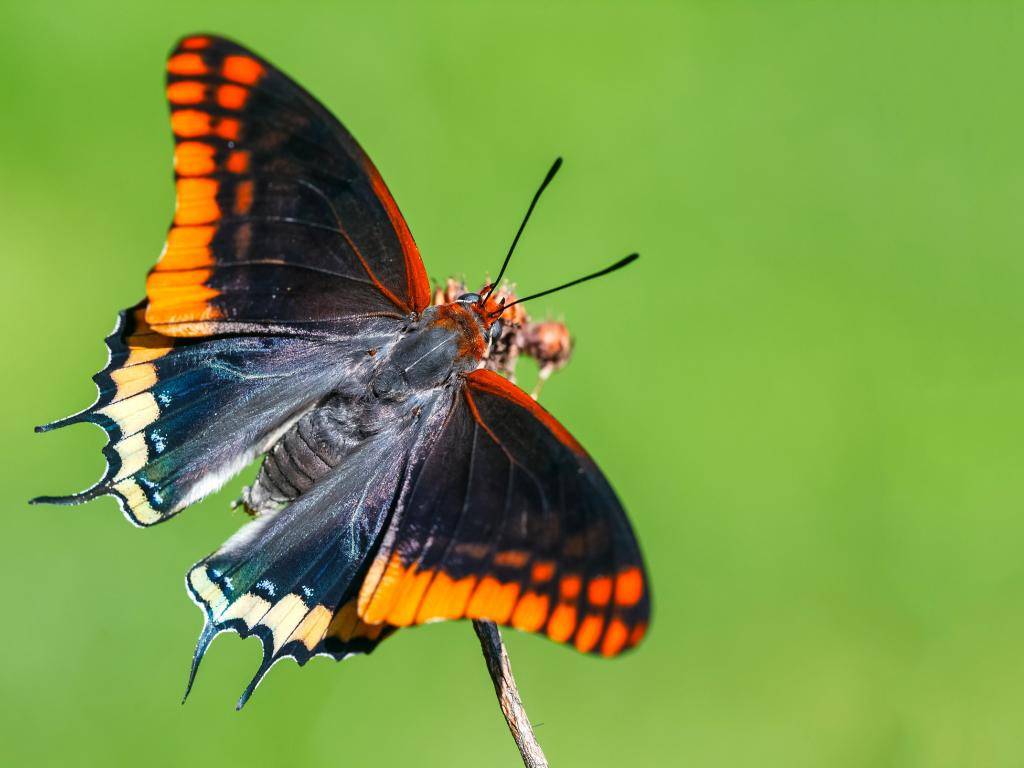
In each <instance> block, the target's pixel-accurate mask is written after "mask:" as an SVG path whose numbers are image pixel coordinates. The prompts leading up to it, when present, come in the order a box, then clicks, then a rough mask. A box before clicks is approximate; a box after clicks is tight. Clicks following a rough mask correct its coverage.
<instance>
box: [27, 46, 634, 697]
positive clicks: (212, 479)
mask: <svg viewBox="0 0 1024 768" xmlns="http://www.w3.org/2000/svg"><path fill="white" fill-rule="evenodd" d="M167 98H168V100H169V101H170V106H171V127H172V129H173V132H174V138H175V150H174V167H175V176H176V185H177V204H176V208H175V214H174V221H173V223H172V225H171V228H170V231H169V233H168V235H167V242H166V244H165V246H164V250H163V253H162V254H161V256H160V260H159V261H158V262H157V264H156V266H155V267H154V268H153V269H152V271H151V272H150V273H149V277H148V279H147V281H146V298H145V299H144V300H143V301H142V302H141V303H139V304H138V305H136V306H135V307H133V308H131V309H128V310H125V311H123V312H121V314H120V319H119V321H118V323H117V326H116V328H115V329H114V331H113V333H111V335H110V336H108V337H107V339H106V343H107V347H108V348H109V351H110V360H109V363H108V364H107V366H106V368H104V370H103V371H101V372H100V373H98V374H97V375H96V376H95V377H94V380H95V382H96V384H97V386H98V389H99V396H98V398H97V401H96V403H95V404H93V405H92V406H91V407H89V408H88V409H86V410H84V411H82V412H81V413H79V414H77V415H74V416H71V417H69V418H66V419H63V420H60V421H57V422H54V423H52V424H49V425H47V426H44V427H40V428H39V430H40V431H46V430H50V429H54V428H56V427H61V426H65V425H67V424H72V423H77V422H91V423H94V424H98V425H99V426H100V427H102V428H103V429H104V430H105V431H106V432H107V435H108V438H109V442H108V444H107V446H106V447H105V448H104V449H103V453H104V455H105V457H106V459H107V469H106V472H105V474H104V476H103V477H102V479H101V480H100V481H99V482H98V483H97V484H96V485H95V486H93V487H92V488H90V489H88V490H86V491H84V492H82V493H79V494H75V495H73V496H64V497H41V498H39V499H36V500H35V501H40V502H50V503H57V504H77V503H80V502H84V501H87V500H89V499H93V498H96V497H98V496H101V495H104V494H107V495H111V496H114V497H115V498H116V499H117V500H118V501H119V503H120V505H121V508H122V509H123V511H124V513H125V515H126V516H127V517H128V519H129V520H131V521H132V522H133V523H135V524H136V525H140V526H150V525H154V524H156V523H161V522H163V521H165V520H168V519H170V518H171V517H173V516H174V515H176V514H177V513H178V512H179V511H181V510H182V509H184V508H185V507H187V506H188V505H190V504H192V503H193V502H195V501H197V500H199V499H201V498H202V497H204V496H206V495H207V494H209V493H211V492H213V491H215V490H217V489H218V488H220V487H221V486H222V485H223V484H224V483H225V481H227V480H228V479H229V478H230V477H231V476H233V475H234V474H236V473H237V472H239V471H240V470H241V469H243V468H244V467H245V466H246V465H248V464H249V463H250V462H252V461H253V459H255V458H256V457H259V456H262V457H263V461H262V466H261V468H260V471H259V475H258V477H257V479H256V481H255V482H254V483H253V485H252V486H250V487H249V488H248V489H246V491H245V493H244V497H243V502H244V504H245V506H246V509H247V510H248V511H249V512H250V513H251V514H252V515H253V517H254V519H253V520H252V521H251V522H248V523H247V524H246V525H245V526H244V527H242V528H241V529H240V530H239V532H238V533H237V534H236V535H234V536H232V537H231V538H230V539H229V540H228V541H227V542H226V543H225V544H224V545H223V546H222V547H221V548H220V549H218V550H217V551H216V552H214V553H213V554H211V555H210V556H209V557H206V558H204V559H203V560H201V561H200V562H199V563H197V564H196V565H195V566H193V567H192V569H191V570H190V571H189V572H188V574H187V576H186V585H187V588H188V592H189V594H190V595H191V596H192V598H193V600H195V602H196V603H197V604H198V605H199V606H200V608H202V610H203V613H204V616H205V624H204V628H203V631H202V634H201V635H200V638H199V643H198V645H197V647H196V651H195V656H194V661H193V666H192V673H191V675H190V679H189V685H190V686H191V683H192V680H193V679H194V676H195V671H196V668H197V666H198V664H199V662H200V660H201V659H202V657H203V654H204V653H205V651H206V649H207V647H208V646H209V644H210V642H211V641H212V639H213V638H214V637H215V636H216V635H217V634H218V633H220V632H223V631H225V630H232V631H235V632H237V633H238V634H240V635H242V636H243V637H244V636H248V635H256V636H258V637H259V638H260V640H261V641H262V643H263V661H262V664H261V665H260V668H259V670H258V671H257V673H256V676H255V677H254V678H253V680H252V682H251V683H250V684H249V686H248V688H246V690H245V692H244V693H243V695H242V698H241V700H240V702H239V706H241V705H242V704H243V703H244V702H245V701H246V700H247V699H248V697H249V695H250V694H251V693H252V691H253V689H254V688H255V686H256V685H257V683H258V682H259V681H260V679H261V678H262V677H263V675H264V674H265V673H266V671H267V670H268V669H269V668H270V667H271V665H272V664H273V663H274V662H275V661H277V660H278V659H281V658H283V657H286V656H290V657H292V658H293V659H295V660H296V661H298V662H299V664H304V663H305V662H306V661H307V660H309V659H310V658H311V657H313V656H315V655H320V654H324V655H329V656H332V657H334V658H336V659H342V658H344V657H346V656H348V655H350V654H353V653H368V652H369V651H371V650H372V649H373V648H374V647H375V646H376V645H377V644H378V643H380V642H381V641H382V640H383V639H384V638H386V637H388V636H389V635H390V634H392V633H393V632H394V631H395V630H396V629H397V628H399V627H407V626H410V625H413V624H423V623H425V622H429V621H435V620H439V619H458V618H464V617H468V618H477V619H489V620H492V621H495V622H498V623H500V624H504V625H510V626H512V627H515V628H517V629H521V630H525V631H529V632H540V633H544V634H546V635H547V636H548V637H550V638H551V639H553V640H555V641H557V642H560V643H571V644H572V645H573V646H575V647H576V648H577V649H578V650H580V651H583V652H586V653H597V654H601V655H603V656H615V655H617V654H618V653H620V652H621V651H623V650H624V649H626V648H629V647H631V646H633V645H636V644H637V642H639V641H640V639H641V638H642V637H643V635H644V632H645V629H646V627H647V623H648V617H649V610H650V609H649V597H648V585H647V578H646V576H645V572H644V566H643V562H642V559H641V555H640V550H639V548H638V546H637V542H636V538H635V536H634V534H633V531H632V530H631V528H630V525H629V522H628V521H627V519H626V515H625V513H624V511H623V508H622V505H621V504H620V503H619V500H618V499H617V498H616V496H615V493H614V492H613V491H612V489H611V487H610V486H609V484H608V482H607V481H606V480H605V478H604V476H603V475H602V474H601V471H600V470H599V469H598V467H597V465H596V464H595V463H594V461H593V460H592V459H591V458H590V456H589V455H588V454H587V453H586V451H585V450H584V449H583V448H582V447H581V446H580V444H579V443H578V442H577V441H576V440H575V439H573V437H572V435H570V434H569V432H568V431H567V430H566V429H565V428H564V427H563V426H562V425H561V424H559V423H558V422H557V421H556V420H555V419H554V418H553V417H552V416H551V415H550V414H548V412H547V411H545V410H544V409H543V408H541V407H540V406H539V405H537V404H536V402H534V400H533V399H531V398H530V397H529V396H528V395H527V394H525V393H524V392H523V391H522V390H520V389H519V388H518V387H516V386H515V385H514V384H512V383H510V382H509V381H508V380H506V379H505V378H503V377H501V376H500V375H498V374H497V373H495V372H493V371H491V370H487V369H486V368H485V367H484V366H483V363H482V361H483V360H484V358H485V356H486V354H487V351H488V348H489V345H490V343H491V342H492V340H494V339H496V338H498V336H499V335H500V334H501V327H502V315H503V313H504V312H505V311H506V309H508V308H509V307H511V304H505V303H504V301H498V300H497V298H496V297H495V296H494V295H493V294H494V291H493V288H492V287H491V286H485V287H484V288H483V289H482V290H481V292H480V293H479V294H476V293H468V294H465V295H462V296H460V297H458V298H457V299H456V300H454V301H449V302H448V303H443V304H441V305H440V306H434V305H432V302H431V291H430V285H429V283H428V281H427V276H426V272H425V270H424V267H423V262H422V261H421V259H420V254H419V251H418V249H417V247H416V244H415V242H414V241H413V238H412V236H411V235H410V233H409V229H408V227H407V226H406V224H405V221H404V220H403V218H402V215H401V214H400V213H399V211H398V206H397V205H395V201H394V200H393V199H392V197H391V194H390V193H389V192H388V189H387V187H386V186H385V184H384V182H383V181H382V180H381V177H380V175H379V174H378V173H377V170H376V169H375V168H374V166H373V164H372V163H371V162H370V160H369V158H368V157H367V156H366V154H365V153H364V152H363V151H362V149H360V147H359V145H358V144H357V143H356V142H355V140H354V139H353V138H352V136H350V135H349V133H348V132H347V131H346V130H345V129H344V128H343V127H342V126H341V124H340V123H339V122H338V121H337V120H335V119H334V117H332V116H331V114H330V113H329V112H328V111H327V110H326V109H325V108H324V107H323V106H321V105H320V104H319V103H318V102H317V101H316V99H314V98H313V97H312V96H311V95H310V94H308V93H307V92H306V91H305V90H303V89H302V88H301V87H299V86H298V85H297V84H296V83H294V82H293V81H292V80H291V79H289V78H288V77H287V76H286V75H284V74H282V73H281V72H280V71H278V70H277V69H276V68H274V67H273V66H272V65H270V64H269V63H267V62H266V61H265V60H263V59H262V58H260V57H258V56H256V55H254V54H253V53H252V52H250V51H248V50H246V49H245V48H243V47H241V46H239V45H237V44H236V43H233V42H231V41H229V40H225V39H223V38H220V37H214V36H211V35H196V36H191V37H187V38H185V39H183V40H182V41H181V42H180V44H179V45H178V46H177V48H176V49H175V50H174V52H173V53H172V55H171V57H170V59H169V60H168V62H167ZM556 169H557V164H556V166H555V167H553V168H552V172H550V173H549V174H548V178H547V179H546V180H545V183H546V182H547V181H549V180H550V178H551V176H552V175H553V173H554V171H555V170H556ZM542 189H543V186H542ZM539 194H540V193H539V192H538V195H539ZM536 199H537V198H536V197H535V198H534V203H536ZM531 210H532V205H531ZM524 224H525V220H524ZM521 231H522V228H520V232H521ZM517 237H518V236H517ZM509 253H510V254H511V251H510V252H509ZM632 258H633V257H627V258H626V259H623V260H622V261H621V262H619V263H618V264H616V265H614V266H613V267H610V268H608V269H606V270H602V272H600V273H597V274H604V273H606V272H608V271H611V269H614V268H617V267H618V266H622V265H623V264H625V263H627V262H628V261H630V260H631V259H632ZM507 262H508V260H507V258H506V264H507ZM503 269H504V268H503ZM589 277H592V276H589ZM589 277H588V278H583V279H589ZM499 280H500V275H499ZM496 282H498V281H496ZM573 282H574V283H575V282H579V281H573ZM545 293H547V292H545Z"/></svg>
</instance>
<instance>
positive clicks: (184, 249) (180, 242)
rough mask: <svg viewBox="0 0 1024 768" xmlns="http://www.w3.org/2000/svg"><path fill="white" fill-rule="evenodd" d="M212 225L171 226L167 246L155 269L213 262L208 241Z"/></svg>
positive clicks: (197, 265)
mask: <svg viewBox="0 0 1024 768" xmlns="http://www.w3.org/2000/svg"><path fill="white" fill-rule="evenodd" d="M214 231H215V228H214V227H171V230H170V232H168V233H167V247H166V248H164V254H163V256H162V257H161V258H160V261H158V262H157V265H156V269H157V270H164V271H166V270H172V269H174V270H177V269H196V268H197V267H208V266H210V265H212V264H213V254H212V253H211V252H210V247H209V246H210V242H211V241H212V240H213V233H214Z"/></svg>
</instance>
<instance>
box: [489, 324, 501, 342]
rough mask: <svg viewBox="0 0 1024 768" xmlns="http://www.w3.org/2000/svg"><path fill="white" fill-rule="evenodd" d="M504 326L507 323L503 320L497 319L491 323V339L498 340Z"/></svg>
mask: <svg viewBox="0 0 1024 768" xmlns="http://www.w3.org/2000/svg"><path fill="white" fill-rule="evenodd" d="M504 328H505V325H504V323H502V322H501V320H495V321H494V322H493V323H491V329H490V330H489V331H488V333H490V335H491V341H497V340H498V339H499V338H501V332H502V330H504Z"/></svg>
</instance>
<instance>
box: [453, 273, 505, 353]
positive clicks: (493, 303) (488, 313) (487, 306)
mask: <svg viewBox="0 0 1024 768" xmlns="http://www.w3.org/2000/svg"><path fill="white" fill-rule="evenodd" d="M455 303H456V304H461V305H463V306H464V307H466V308H467V309H469V310H470V312H472V314H473V317H474V318H475V319H476V321H477V323H479V325H480V331H481V333H482V334H483V336H484V338H485V339H487V340H488V341H496V340H497V339H499V338H500V337H501V332H502V329H503V328H504V324H503V323H502V321H501V314H502V312H503V311H504V309H505V299H504V297H502V298H501V299H500V300H499V299H498V298H497V297H495V296H494V295H493V292H492V291H491V286H490V285H485V286H484V287H483V288H481V289H480V293H464V294H462V295H461V296H459V297H458V298H457V299H456V300H455Z"/></svg>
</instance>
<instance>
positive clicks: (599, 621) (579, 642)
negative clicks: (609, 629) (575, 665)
mask: <svg viewBox="0 0 1024 768" xmlns="http://www.w3.org/2000/svg"><path fill="white" fill-rule="evenodd" d="M602 628H604V617H603V616H600V615H591V616H587V617H586V618H584V619H583V621H582V622H581V623H580V628H579V629H578V630H577V631H576V650H578V651H580V652H581V653H590V651H592V650H593V649H594V646H595V645H597V641H598V639H599V638H600V637H601V630H602Z"/></svg>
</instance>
